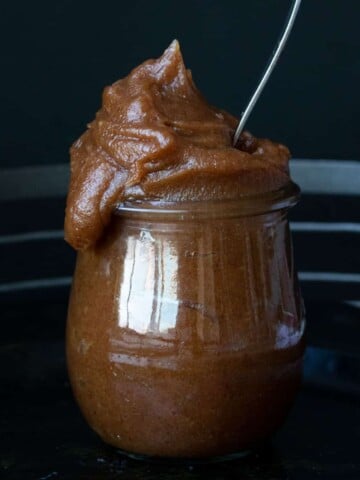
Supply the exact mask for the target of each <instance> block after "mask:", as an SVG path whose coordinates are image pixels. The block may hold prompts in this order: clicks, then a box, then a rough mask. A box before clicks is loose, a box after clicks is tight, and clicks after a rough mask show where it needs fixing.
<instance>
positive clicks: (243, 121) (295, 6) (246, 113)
mask: <svg viewBox="0 0 360 480" xmlns="http://www.w3.org/2000/svg"><path fill="white" fill-rule="evenodd" d="M300 4H301V0H293V5H292V7H291V10H290V13H289V18H288V20H287V22H286V25H285V29H284V32H283V34H282V36H281V38H280V40H279V43H278V45H277V47H276V49H275V50H274V53H273V55H272V57H271V60H270V62H269V65H268V66H267V67H266V70H265V72H264V74H263V76H262V78H261V80H260V83H259V85H258V86H257V88H256V90H255V92H254V93H253V96H252V97H251V99H250V102H249V103H248V106H247V107H246V109H245V111H244V113H243V114H242V116H241V119H240V122H239V125H238V126H237V128H236V131H235V135H234V139H233V146H235V145H236V144H237V142H238V141H239V138H240V135H241V132H242V131H243V129H244V126H245V124H246V122H247V119H248V118H249V116H250V114H251V112H252V110H253V108H254V106H255V104H256V102H257V100H258V98H259V97H260V95H261V92H262V91H263V89H264V87H265V85H266V82H267V81H268V80H269V77H270V75H271V73H272V71H273V70H274V67H275V65H276V63H277V61H278V60H279V57H280V55H281V52H282V51H283V49H284V47H285V44H286V42H287V39H288V37H289V35H290V32H291V30H292V27H293V25H294V22H295V18H296V15H297V13H298V10H299V7H300Z"/></svg>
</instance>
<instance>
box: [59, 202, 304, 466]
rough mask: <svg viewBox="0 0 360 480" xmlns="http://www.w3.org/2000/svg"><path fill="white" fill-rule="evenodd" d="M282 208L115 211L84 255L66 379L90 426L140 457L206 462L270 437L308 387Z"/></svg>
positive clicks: (72, 306)
mask: <svg viewBox="0 0 360 480" xmlns="http://www.w3.org/2000/svg"><path fill="white" fill-rule="evenodd" d="M303 332H304V318H303V311H302V302H301V296H300V292H299V289H298V285H297V279H296V273H295V271H294V267H293V258H292V248H291V237H290V234H289V226H288V221H287V218H286V210H285V209H282V210H277V211H272V212H267V213H262V214H258V215H246V216H240V215H238V216H237V215H235V216H230V217H227V216H221V215H217V216H214V215H210V214H209V215H208V216H207V215H202V216H200V217H197V216H196V215H195V216H191V215H170V216H169V215H161V214H156V215H154V214H153V213H151V212H142V213H141V212H140V214H139V212H137V213H135V214H132V213H131V212H126V214H122V213H121V211H120V212H119V215H116V216H114V218H113V221H112V224H111V226H110V227H109V229H108V231H107V232H106V235H105V236H104V240H103V241H101V242H100V243H99V244H98V245H97V246H96V247H95V248H92V249H89V250H87V251H84V252H81V253H79V254H78V258H77V265H76V270H75V275H74V281H73V286H72V293H71V299H70V305H69V315H68V326H67V358H68V368H69V374H70V380H71V384H72V387H73V390H74V393H75V396H76V398H77V401H78V403H79V405H80V408H81V410H82V412H83V414H84V416H85V418H86V419H87V421H88V423H89V424H90V425H91V427H92V428H93V429H94V430H95V431H96V432H97V433H98V434H99V435H100V436H101V437H102V438H103V440H104V441H106V442H107V443H109V444H112V445H114V446H116V447H118V448H121V449H123V450H126V451H129V452H134V453H137V454H144V455H151V456H159V457H188V458H203V457H214V456H220V455H227V454H233V453H235V452H239V451H242V450H245V449H249V448H251V447H252V446H253V445H254V444H256V443H257V442H259V441H262V440H264V439H266V438H267V437H268V436H270V435H271V434H272V433H273V432H274V430H276V429H277V428H278V427H279V426H280V425H281V423H282V422H283V420H284V419H285V417H286V415H287V413H288V411H289V409H290V407H291V404H292V402H293V399H294V397H295V394H296V392H297V390H298V387H299V384H300V379H301V363H302V354H303Z"/></svg>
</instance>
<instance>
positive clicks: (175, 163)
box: [65, 40, 289, 250]
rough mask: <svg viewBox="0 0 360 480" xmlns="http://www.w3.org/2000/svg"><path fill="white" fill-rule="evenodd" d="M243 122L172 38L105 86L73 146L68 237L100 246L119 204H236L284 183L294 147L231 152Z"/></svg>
mask: <svg viewBox="0 0 360 480" xmlns="http://www.w3.org/2000/svg"><path fill="white" fill-rule="evenodd" d="M236 125H237V119H236V118H235V117H233V116H231V115H230V114H228V113H226V112H224V111H223V110H220V109H217V108H215V107H212V106H211V105H209V104H208V103H207V102H206V100H205V99H204V98H203V97H202V95H201V93H200V92H199V91H198V90H197V88H196V87H195V85H194V83H193V80H192V76H191V72H190V71H189V70H187V69H186V68H185V65H184V62H183V59H182V56H181V52H180V48H179V44H178V42H177V41H176V40H175V41H174V42H173V43H172V44H171V45H170V47H169V48H168V49H167V50H166V51H165V52H164V54H163V55H162V56H161V57H160V58H158V59H156V60H148V61H146V62H144V63H143V64H142V65H140V66H138V67H137V68H135V69H134V70H133V71H132V72H131V73H130V75H129V76H127V77H126V78H124V79H121V80H119V81H117V82H115V83H114V84H113V85H111V86H110V87H107V88H105V90H104V93H103V104H102V108H101V110H100V111H99V112H98V113H97V114H96V118H95V120H94V121H93V122H91V123H90V124H89V126H88V130H87V131H86V132H85V133H84V134H83V135H82V136H81V137H80V138H79V139H78V140H77V141H76V142H75V143H74V144H73V146H72V147H71V179H70V186H69V193H68V198H67V207H66V217H65V238H66V240H67V241H68V242H69V243H70V244H71V245H72V246H73V247H74V248H76V249H79V250H82V249H86V248H87V247H89V246H91V245H93V244H95V242H96V241H97V240H98V239H99V238H100V237H101V235H102V232H103V230H104V228H105V227H106V226H107V225H108V223H109V222H110V218H111V215H112V213H113V211H114V208H115V206H116V205H118V204H119V203H121V202H125V201H139V200H140V201H145V200H146V201H163V202H168V201H171V202H182V201H201V200H210V199H212V200H216V199H219V200H220V199H221V200H223V199H235V198H238V197H240V196H243V195H248V194H260V193H264V192H268V191H271V190H276V189H278V188H280V187H281V186H283V185H284V184H286V183H287V182H288V181H289V171H288V161H289V151H288V149H287V148H286V147H285V146H283V145H281V144H277V143H273V142H271V141H269V140H266V139H256V138H255V137H253V136H252V135H250V134H249V133H248V132H245V133H243V134H242V136H241V138H240V141H239V143H238V145H237V148H234V147H233V146H232V138H233V134H234V130H235V128H236Z"/></svg>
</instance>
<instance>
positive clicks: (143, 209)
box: [114, 181, 301, 219]
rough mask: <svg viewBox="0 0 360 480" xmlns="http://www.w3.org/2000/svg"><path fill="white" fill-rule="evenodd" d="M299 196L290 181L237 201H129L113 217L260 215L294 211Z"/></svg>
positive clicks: (298, 192) (298, 190)
mask: <svg viewBox="0 0 360 480" xmlns="http://www.w3.org/2000/svg"><path fill="white" fill-rule="evenodd" d="M300 193H301V191H300V188H299V186H298V185H297V184H296V183H294V182H292V181H289V182H287V183H286V184H285V185H283V186H282V187H281V188H279V189H278V190H272V191H269V192H264V193H254V194H246V195H243V196H241V197H238V198H236V199H227V200H199V201H186V202H169V201H163V200H156V201H144V200H138V201H132V202H130V201H127V202H124V203H119V204H118V205H116V207H115V211H114V213H115V215H121V216H125V217H129V216H131V217H133V216H136V217H138V216H143V215H151V217H152V218H153V217H154V216H159V217H160V216H161V217H164V216H165V217H166V218H169V217H172V216H175V217H176V218H177V219H179V218H183V217H186V218H199V217H205V218H207V217H222V218H224V217H236V216H250V215H261V214H264V213H270V212H274V211H277V210H287V209H289V208H291V207H293V206H294V205H296V204H297V203H298V201H299V198H300Z"/></svg>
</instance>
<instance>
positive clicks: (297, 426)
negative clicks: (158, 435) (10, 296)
mask: <svg viewBox="0 0 360 480" xmlns="http://www.w3.org/2000/svg"><path fill="white" fill-rule="evenodd" d="M66 297H67V292H64V293H63V294H59V298H58V299H57V300H55V299H53V300H52V301H51V302H46V301H44V299H40V300H38V302H36V301H35V300H34V298H36V295H35V296H33V298H32V300H31V301H30V300H26V299H25V300H23V301H21V302H19V301H15V300H9V301H7V302H3V303H2V320H3V326H4V329H3V333H4V335H3V336H2V340H1V347H0V380H1V384H2V386H3V393H2V394H1V407H2V408H1V411H2V416H1V440H0V443H1V449H0V452H1V456H0V458H1V463H0V472H1V475H0V476H1V478H2V479H4V480H15V479H16V480H18V479H21V480H27V479H29V480H32V479H38V480H40V479H54V480H56V479H64V480H68V479H77V480H80V479H86V480H91V479H98V480H101V479H113V478H124V479H127V478H139V479H144V480H146V479H149V480H150V479H155V478H156V479H168V478H179V479H180V478H181V479H198V478H206V479H217V480H220V479H225V478H241V479H260V480H261V479H269V480H270V479H289V480H290V479H291V480H292V479H301V480H308V479H326V480H330V479H333V478H334V479H335V478H336V479H343V480H350V479H354V480H355V479H356V480H358V479H359V478H360V456H359V445H360V402H359V386H360V368H359V359H358V357H357V355H355V356H352V355H343V354H340V353H338V352H336V351H333V350H329V349H326V348H323V347H326V345H321V346H320V347H321V348H319V347H318V346H317V347H311V348H309V349H308V352H307V357H306V362H305V384H304V387H303V389H302V391H301V393H300V395H299V397H298V399H297V401H296V403H295V405H294V408H293V410H292V412H291V414H290V417H289V419H288V421H287V423H286V424H285V426H284V427H283V428H282V429H281V430H280V431H279V432H278V433H277V435H276V436H275V437H274V438H273V440H272V443H271V444H270V443H269V444H268V445H266V446H265V447H264V448H263V449H262V450H261V451H258V452H254V453H253V454H252V455H250V456H249V457H247V458H245V459H242V460H235V461H229V462H226V463H222V464H213V465H194V464H191V463H190V464H186V465H184V464H183V465H175V464H171V463H169V462H167V463H161V464H159V463H149V462H141V461H137V460H133V459H129V458H127V457H125V456H124V455H122V454H121V453H120V452H118V451H116V450H114V449H112V448H110V447H107V446H106V445H104V444H103V443H102V442H101V441H100V440H99V439H98V438H97V436H96V435H95V434H94V433H93V432H92V431H91V430H90V429H89V428H88V427H87V425H86V424H85V422H84V420H83V419H82V417H81V414H80V411H79V410H78V408H77V406H76V404H75V402H74V400H73V397H72V395H71V390H70V387H69V384H68V381H67V377H66V369H65V360H64V341H63V330H64V323H65V317H66V303H67V302H66ZM316 308H317V307H316V305H314V306H310V310H309V313H311V315H316ZM318 308H319V307H318ZM322 311H325V310H324V308H323V309H322ZM329 311H330V310H329ZM331 311H334V309H331ZM344 312H345V313H344ZM346 312H347V315H348V318H349V319H350V320H349V322H348V325H347V326H346V328H348V329H349V332H351V328H350V327H351V318H350V316H349V312H354V310H352V309H345V310H344V311H343V312H342V315H345V314H346ZM356 317H357V318H355V317H354V318H353V320H354V321H356V328H357V329H358V325H359V323H358V322H357V320H358V313H356ZM336 318H340V317H339V313H338V314H337V316H336ZM336 318H335V319H332V318H331V317H330V316H329V317H328V318H327V319H326V322H327V325H328V327H329V328H330V329H331V325H332V324H333V323H334V322H335V323H336ZM342 321H343V318H342ZM317 325H318V327H317V328H321V322H320V323H318V324H317ZM319 325H320V326H319ZM324 325H325V324H323V326H324ZM309 330H310V332H309V337H310V339H311V335H312V333H311V331H312V329H309ZM324 331H325V330H324ZM324 338H325V339H326V335H325V336H324ZM354 352H355V353H356V349H354Z"/></svg>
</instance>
